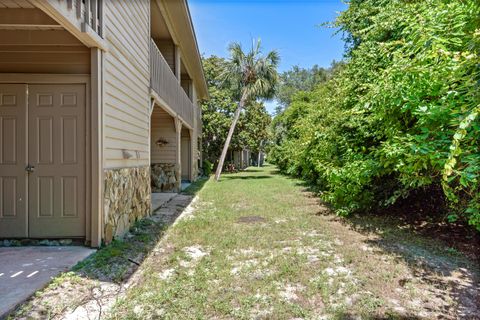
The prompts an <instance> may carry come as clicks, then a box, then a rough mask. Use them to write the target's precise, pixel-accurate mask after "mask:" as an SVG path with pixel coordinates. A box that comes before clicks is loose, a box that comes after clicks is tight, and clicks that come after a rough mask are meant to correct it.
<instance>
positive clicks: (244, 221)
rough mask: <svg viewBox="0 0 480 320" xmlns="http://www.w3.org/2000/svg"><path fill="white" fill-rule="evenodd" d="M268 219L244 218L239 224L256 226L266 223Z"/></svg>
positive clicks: (239, 220) (239, 219) (258, 217)
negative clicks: (256, 224)
mask: <svg viewBox="0 0 480 320" xmlns="http://www.w3.org/2000/svg"><path fill="white" fill-rule="evenodd" d="M266 221H267V219H265V218H264V217H260V216H243V217H240V218H238V219H237V223H246V224H255V223H264V222H266Z"/></svg>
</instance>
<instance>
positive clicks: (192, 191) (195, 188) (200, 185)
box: [181, 177, 210, 196]
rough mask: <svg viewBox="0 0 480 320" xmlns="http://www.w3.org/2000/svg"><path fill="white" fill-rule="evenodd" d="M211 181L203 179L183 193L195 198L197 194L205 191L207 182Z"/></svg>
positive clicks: (206, 178)
mask: <svg viewBox="0 0 480 320" xmlns="http://www.w3.org/2000/svg"><path fill="white" fill-rule="evenodd" d="M208 180H210V178H209V177H201V178H199V179H198V180H197V181H195V182H194V183H192V184H191V185H189V186H188V187H187V188H186V189H185V190H183V191H182V192H181V193H182V194H186V195H191V196H195V195H197V193H198V192H199V191H200V190H202V189H203V187H204V186H205V184H206V183H207V181H208Z"/></svg>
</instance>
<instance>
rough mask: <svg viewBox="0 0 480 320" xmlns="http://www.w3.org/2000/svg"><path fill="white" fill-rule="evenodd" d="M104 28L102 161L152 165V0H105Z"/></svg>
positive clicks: (110, 165) (111, 164) (113, 164)
mask: <svg viewBox="0 0 480 320" xmlns="http://www.w3.org/2000/svg"><path fill="white" fill-rule="evenodd" d="M105 28H106V32H105V38H106V41H107V45H108V52H107V53H106V54H105V83H104V90H105V95H104V97H105V101H104V123H105V126H104V156H105V160H104V166H105V168H115V167H133V166H141V165H148V164H149V152H150V150H149V130H150V98H149V97H150V95H149V88H150V72H149V52H150V50H149V43H150V3H149V1H147V0H115V1H105ZM123 150H125V151H127V152H128V154H130V155H132V156H131V157H130V158H129V159H125V158H127V157H126V156H125V153H124V152H123Z"/></svg>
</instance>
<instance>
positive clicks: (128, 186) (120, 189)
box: [103, 167, 151, 243]
mask: <svg viewBox="0 0 480 320" xmlns="http://www.w3.org/2000/svg"><path fill="white" fill-rule="evenodd" d="M150 207H151V190H150V168H149V167H139V168H121V169H112V170H106V171H105V193H104V220H103V228H104V229H103V239H104V241H105V242H106V243H109V242H111V241H112V239H113V238H114V237H118V236H122V235H123V233H125V232H126V231H127V230H128V229H129V228H130V226H131V225H132V224H133V223H134V222H135V221H137V220H138V219H141V218H143V217H145V216H148V215H150Z"/></svg>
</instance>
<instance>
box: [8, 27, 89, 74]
mask: <svg viewBox="0 0 480 320" xmlns="http://www.w3.org/2000/svg"><path fill="white" fill-rule="evenodd" d="M32 38H33V39H34V40H33V41H31V40H30V39H32ZM0 39H1V40H0V72H2V73H50V74H52V73H53V74H88V73H90V50H89V49H88V48H87V47H85V46H84V45H83V44H82V43H81V42H80V41H78V40H77V39H75V38H74V37H73V36H71V35H70V34H69V33H68V32H67V31H64V30H55V31H36V30H0Z"/></svg>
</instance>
